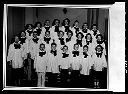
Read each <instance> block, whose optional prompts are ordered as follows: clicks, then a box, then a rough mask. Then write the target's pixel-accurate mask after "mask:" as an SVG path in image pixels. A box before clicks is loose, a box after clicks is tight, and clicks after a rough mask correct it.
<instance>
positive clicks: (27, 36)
mask: <svg viewBox="0 0 128 94" xmlns="http://www.w3.org/2000/svg"><path fill="white" fill-rule="evenodd" d="M27 30H28V29H27ZM27 30H25V33H26V38H27V39H28V40H31V39H32V38H33V29H32V30H31V31H32V33H31V35H30V36H29V33H28V32H27Z"/></svg>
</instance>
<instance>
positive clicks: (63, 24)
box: [62, 18, 70, 26]
mask: <svg viewBox="0 0 128 94" xmlns="http://www.w3.org/2000/svg"><path fill="white" fill-rule="evenodd" d="M65 20H67V21H68V25H69V24H70V20H69V19H68V18H65V19H64V20H63V22H62V26H65Z"/></svg>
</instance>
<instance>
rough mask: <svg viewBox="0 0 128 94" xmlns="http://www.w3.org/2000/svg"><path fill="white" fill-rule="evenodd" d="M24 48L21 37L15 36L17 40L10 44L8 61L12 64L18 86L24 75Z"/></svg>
mask: <svg viewBox="0 0 128 94" xmlns="http://www.w3.org/2000/svg"><path fill="white" fill-rule="evenodd" d="M23 57H24V56H23V48H22V46H21V44H20V41H19V37H18V36H15V42H14V43H12V44H11V45H10V46H9V51H8V56H7V62H9V63H10V64H11V66H12V77H13V81H14V83H15V85H16V86H20V82H21V79H22V76H23Z"/></svg>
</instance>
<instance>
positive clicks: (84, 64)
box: [80, 45, 92, 88]
mask: <svg viewBox="0 0 128 94" xmlns="http://www.w3.org/2000/svg"><path fill="white" fill-rule="evenodd" d="M80 64H81V67H80V68H81V71H80V74H81V75H80V79H81V86H82V87H84V88H85V87H89V82H90V81H89V80H90V78H89V73H90V69H91V66H92V58H91V55H90V53H89V52H88V45H84V46H83V52H82V54H80Z"/></svg>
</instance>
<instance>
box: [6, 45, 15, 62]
mask: <svg viewBox="0 0 128 94" xmlns="http://www.w3.org/2000/svg"><path fill="white" fill-rule="evenodd" d="M13 54H14V49H13V44H11V45H10V46H9V51H8V56H7V61H11V60H12V59H13Z"/></svg>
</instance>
